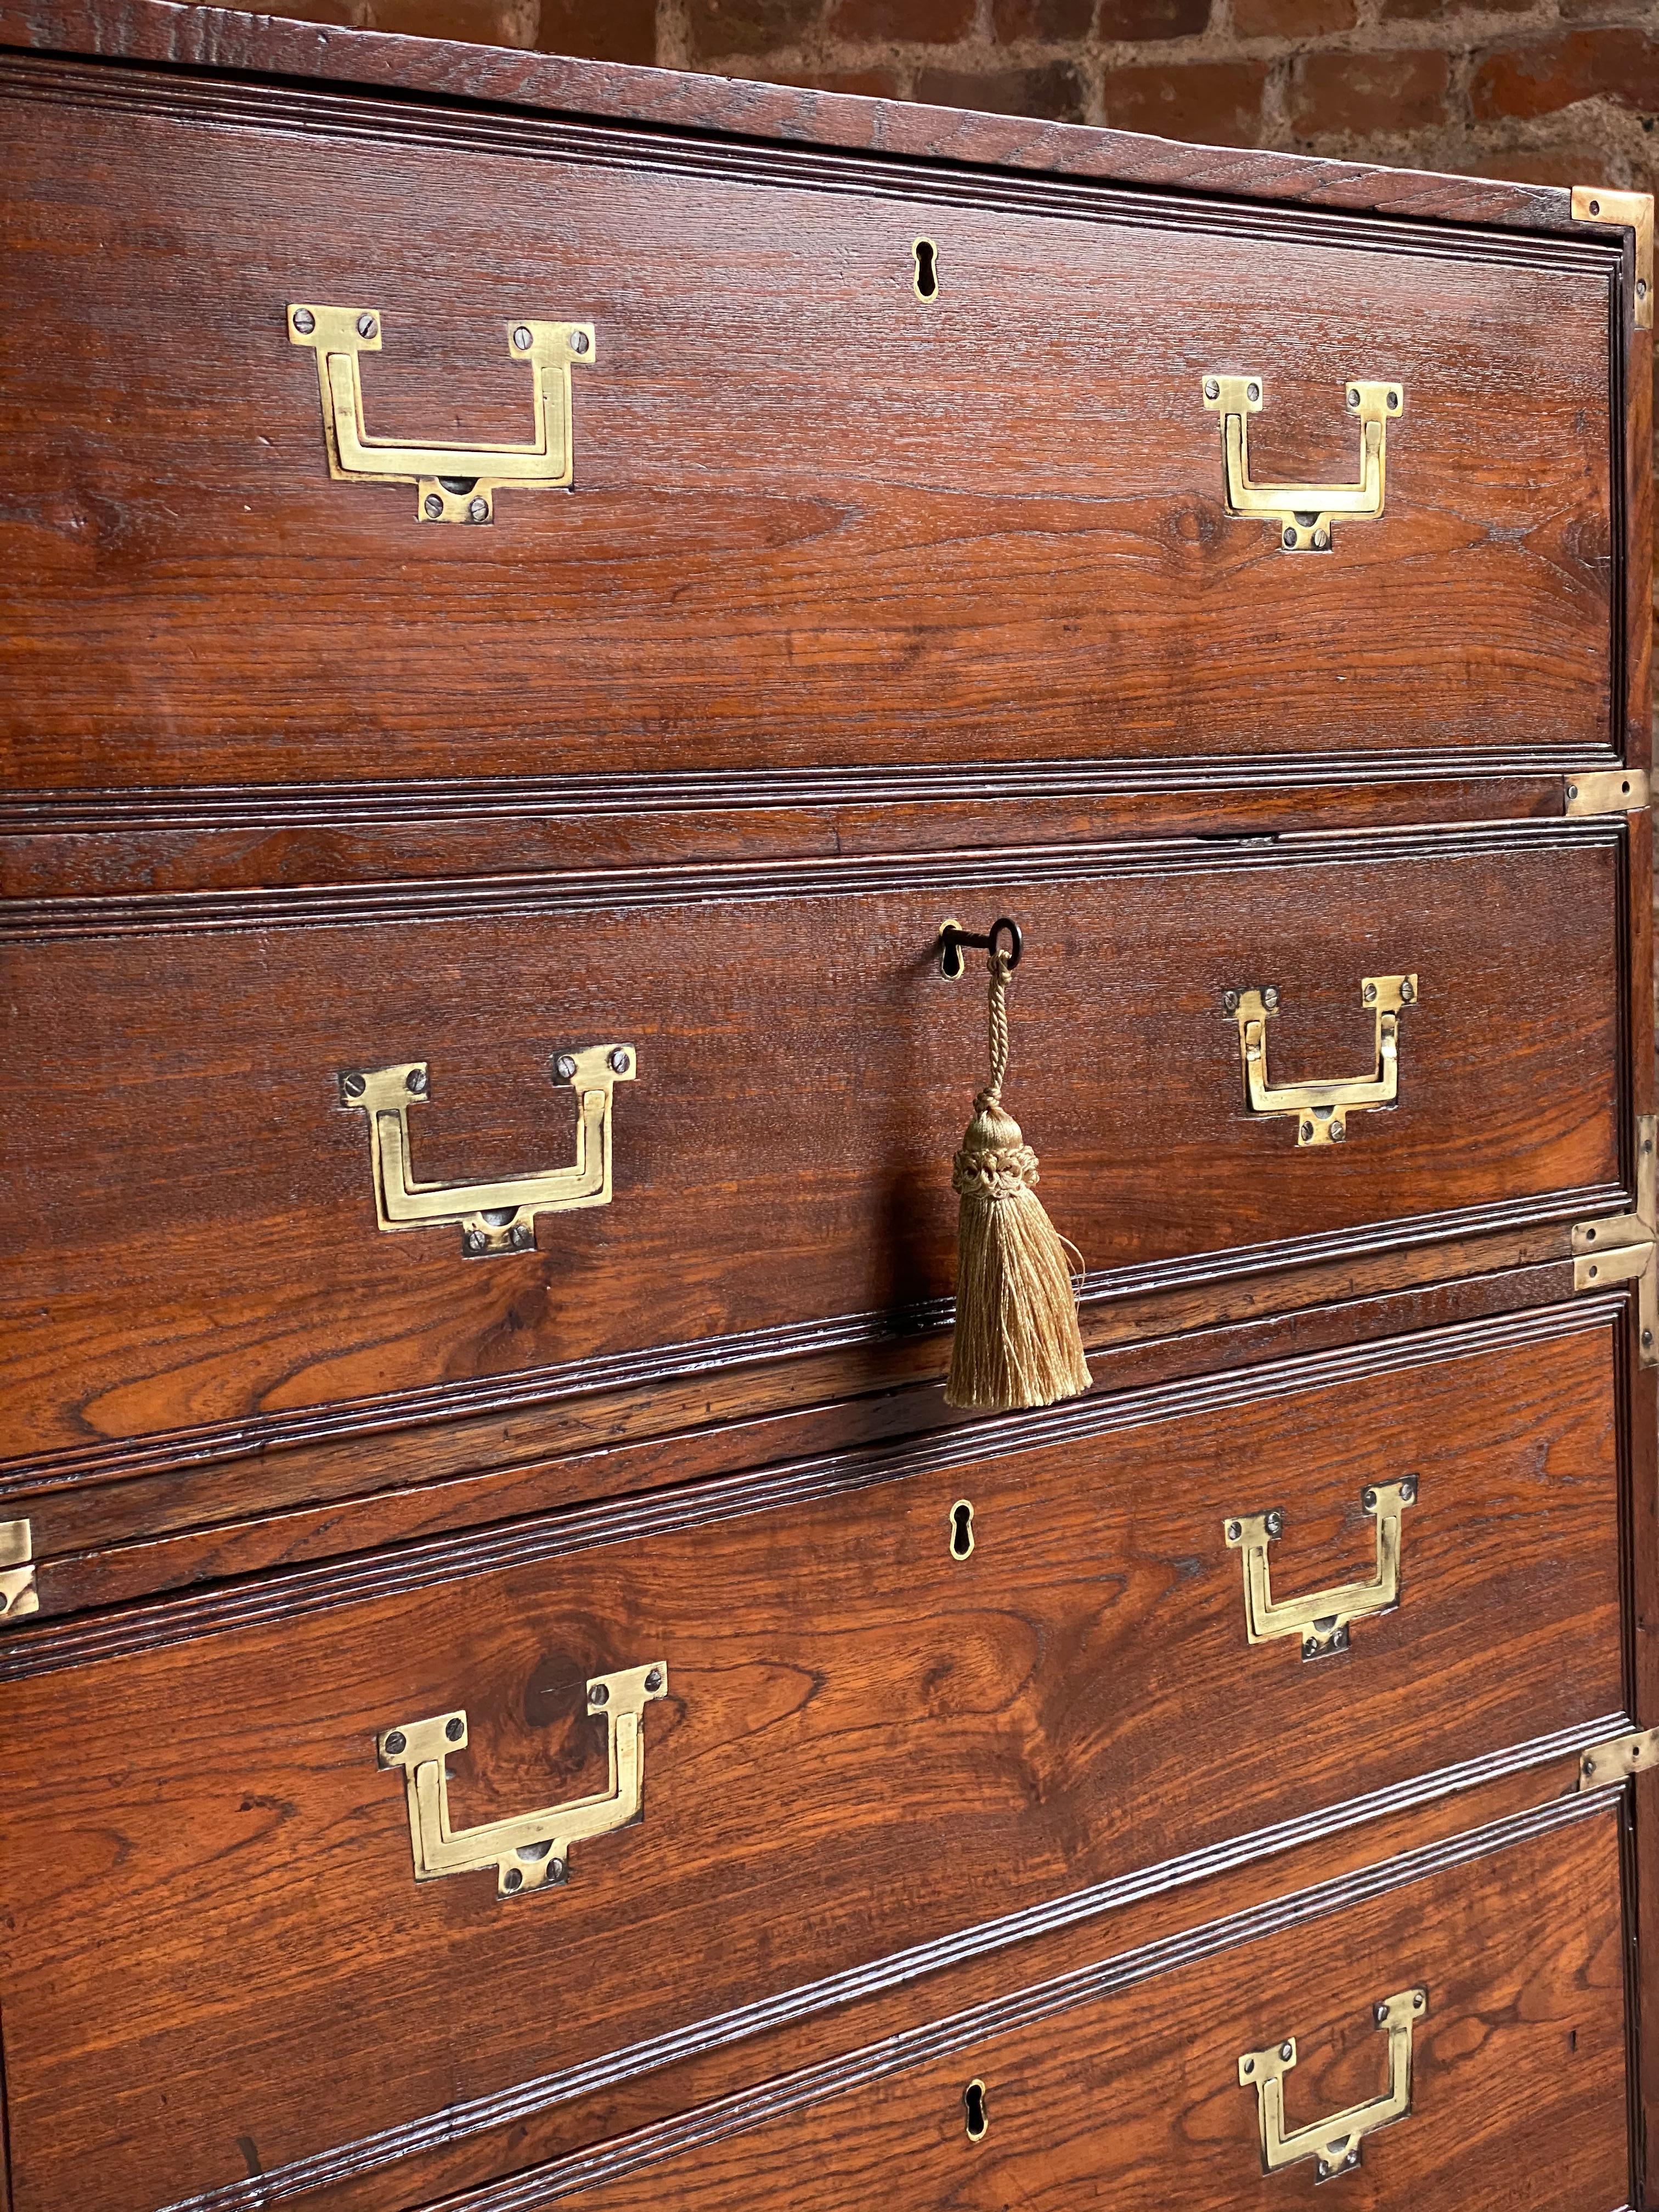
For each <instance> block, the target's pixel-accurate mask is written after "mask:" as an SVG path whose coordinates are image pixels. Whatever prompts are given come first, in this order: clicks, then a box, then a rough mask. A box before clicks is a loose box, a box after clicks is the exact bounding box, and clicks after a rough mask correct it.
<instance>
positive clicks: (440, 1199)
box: [339, 1044, 638, 1259]
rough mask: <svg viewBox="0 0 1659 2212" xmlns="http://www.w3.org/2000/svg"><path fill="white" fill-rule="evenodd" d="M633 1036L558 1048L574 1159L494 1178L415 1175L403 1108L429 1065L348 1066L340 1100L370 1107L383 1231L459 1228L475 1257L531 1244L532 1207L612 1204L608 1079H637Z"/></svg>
mask: <svg viewBox="0 0 1659 2212" xmlns="http://www.w3.org/2000/svg"><path fill="white" fill-rule="evenodd" d="M637 1066H638V1061H637V1059H636V1056H635V1051H634V1048H633V1046H632V1045H631V1044H592V1045H589V1046H587V1047H586V1049H585V1050H583V1051H581V1052H567V1053H561V1054H559V1055H558V1057H557V1058H556V1060H554V1062H553V1075H554V1079H555V1081H556V1082H557V1083H560V1084H568V1085H569V1087H570V1088H571V1089H572V1090H573V1091H574V1092H575V1093H576V1101H577V1118H576V1158H575V1161H574V1164H573V1165H572V1166H570V1167H567V1168H550V1169H546V1170H543V1171H542V1172H541V1173H540V1174H538V1175H527V1176H513V1177H510V1178H508V1179H506V1180H504V1181H501V1182H416V1181H415V1180H414V1178H413V1176H411V1174H410V1155H409V1109H410V1107H411V1106H419V1105H422V1104H424V1103H426V1098H427V1064H426V1062H425V1061H424V1060H404V1061H400V1062H399V1063H398V1066H395V1067H372V1068H362V1069H357V1068H354V1069H352V1070H351V1071H350V1072H349V1073H347V1074H344V1075H342V1076H341V1077H340V1079H339V1082H340V1103H341V1104H342V1106H345V1107H349V1108H354V1109H360V1110H361V1111H362V1112H363V1113H364V1114H366V1115H368V1157H369V1171H370V1174H371V1176H372V1177H373V1180H374V1210H375V1213H376V1216H377V1218H378V1219H379V1222H380V1227H381V1229H382V1230H385V1231H395V1230H400V1229H434V1228H440V1227H444V1226H450V1227H457V1228H459V1230H460V1232H461V1249H462V1250H463V1251H464V1252H465V1254H466V1255H468V1257H469V1258H471V1259H482V1258H483V1257H485V1256H487V1255H489V1254H490V1253H495V1252H527V1251H530V1250H531V1249H532V1248H533V1247H534V1245H535V1242H536V1227H535V1224H536V1216H537V1215H538V1213H569V1212H573V1211H574V1209H575V1208H576V1207H578V1206H609V1205H610V1203H611V1093H612V1090H613V1087H614V1086H615V1085H617V1084H618V1083H631V1082H632V1081H633V1080H634V1077H635V1070H636V1068H637Z"/></svg>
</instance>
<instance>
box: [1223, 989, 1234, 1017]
mask: <svg viewBox="0 0 1659 2212" xmlns="http://www.w3.org/2000/svg"><path fill="white" fill-rule="evenodd" d="M1221 1003H1222V1005H1223V1006H1224V1007H1225V1009H1226V1011H1227V1012H1229V1013H1230V1014H1236V1013H1237V1012H1238V994H1237V991H1224V992H1223V993H1222V994H1221Z"/></svg>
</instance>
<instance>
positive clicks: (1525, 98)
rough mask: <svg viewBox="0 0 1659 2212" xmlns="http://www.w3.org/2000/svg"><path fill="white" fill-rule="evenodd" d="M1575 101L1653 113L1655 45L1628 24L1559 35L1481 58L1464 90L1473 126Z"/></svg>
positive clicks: (1658, 42) (1658, 53) (1657, 80)
mask: <svg viewBox="0 0 1659 2212" xmlns="http://www.w3.org/2000/svg"><path fill="white" fill-rule="evenodd" d="M1469 100H1470V104H1471V106H1472V109H1473V112H1474V118H1475V120H1476V122H1477V123H1491V122H1496V121H1498V120H1499V119H1500V118H1513V119H1515V120H1518V121H1528V120H1530V119H1531V118H1533V117H1534V116H1538V115H1553V114H1554V113H1555V112H1556V111H1557V110H1558V109H1559V108H1563V107H1571V106H1575V105H1576V103H1577V101H1579V100H1616V101H1619V102H1620V103H1621V104H1622V105H1623V106H1626V107H1634V108H1638V109H1640V110H1642V111H1644V112H1646V113H1648V114H1652V113H1653V112H1654V111H1655V110H1656V109H1659V39H1656V38H1655V37H1653V36H1652V35H1651V34H1650V33H1648V32H1646V31H1644V30H1642V29H1640V28H1639V27H1637V26H1636V25H1634V24H1631V25H1613V26H1612V27H1608V28H1607V29H1603V30H1595V31H1559V32H1556V33H1553V35H1551V36H1549V37H1547V38H1542V39H1534V40H1529V41H1528V43H1527V44H1526V45H1525V46H1505V47H1501V48H1500V49H1499V50H1498V52H1495V53H1488V54H1486V55H1485V56H1484V57H1483V58H1482V59H1481V61H1480V64H1479V65H1478V66H1477V68H1476V70H1475V72H1474V79H1473V81H1472V82H1471V84H1470V86H1469Z"/></svg>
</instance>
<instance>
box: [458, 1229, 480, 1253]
mask: <svg viewBox="0 0 1659 2212" xmlns="http://www.w3.org/2000/svg"><path fill="white" fill-rule="evenodd" d="M461 1242H462V1243H463V1244H464V1245H465V1247H466V1249H467V1250H468V1251H469V1252H482V1251H483V1248H484V1241H483V1231H482V1230H480V1229H469V1230H468V1231H467V1232H466V1234H465V1236H464V1237H462V1239H461Z"/></svg>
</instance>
